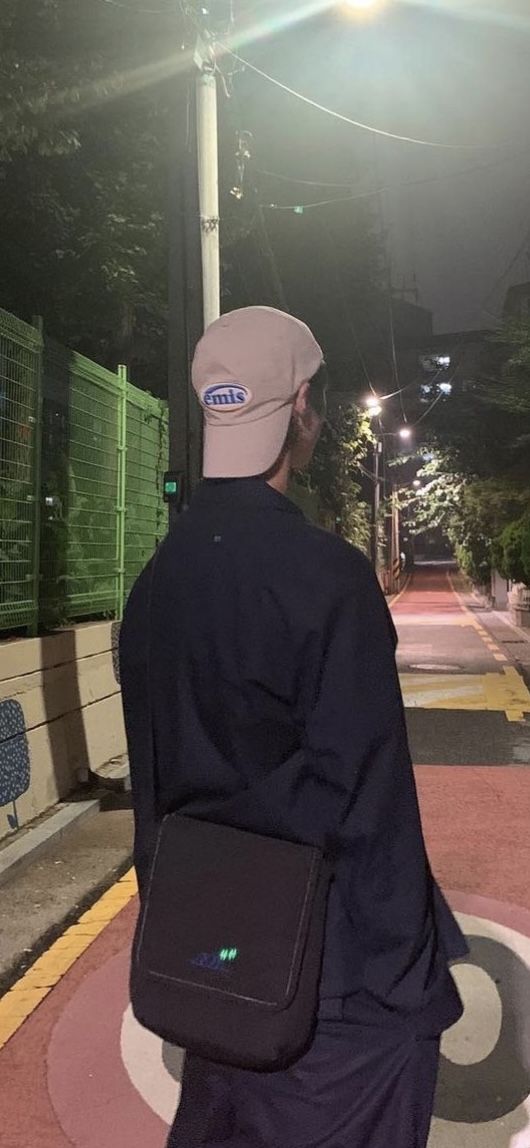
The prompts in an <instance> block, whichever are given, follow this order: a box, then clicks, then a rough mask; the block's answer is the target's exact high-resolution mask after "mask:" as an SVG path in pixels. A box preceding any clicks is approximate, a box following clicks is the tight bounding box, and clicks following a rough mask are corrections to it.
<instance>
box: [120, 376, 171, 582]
mask: <svg viewBox="0 0 530 1148" xmlns="http://www.w3.org/2000/svg"><path fill="white" fill-rule="evenodd" d="M126 425H127V430H126V439H127V452H126V466H125V547H124V553H125V568H124V588H125V594H128V593H129V590H130V589H131V586H132V584H133V582H134V580H135V578H136V577H137V576H138V574H139V573H140V570H142V569H143V567H144V566H145V564H146V562H147V561H148V560H149V558H150V556H151V554H152V553H153V551H154V550H155V548H156V545H157V543H158V542H159V541H160V539H161V538H163V536H164V534H165V533H166V530H167V509H166V506H165V504H164V502H163V501H162V498H161V482H162V479H163V474H164V471H165V470H166V469H167V457H168V416H167V409H166V408H165V407H163V406H162V404H161V403H160V402H159V400H158V399H154V398H152V396H151V395H148V394H146V392H145V391H139V390H138V389H137V388H136V387H131V386H128V388H127V424H126Z"/></svg>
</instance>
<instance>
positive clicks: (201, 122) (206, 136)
mask: <svg viewBox="0 0 530 1148" xmlns="http://www.w3.org/2000/svg"><path fill="white" fill-rule="evenodd" d="M195 63H196V64H197V66H198V68H199V75H198V77H197V81H196V89H197V163H198V180H199V210H200V223H201V258H202V293H203V320H204V328H205V329H206V327H209V326H210V323H213V322H214V320H215V319H218V318H219V315H220V314H221V268H220V251H219V222H220V221H219V141H218V119H217V78H216V74H215V58H214V57H213V56H212V50H211V49H208V47H206V48H205V46H204V44H203V42H202V41H201V40H200V39H199V40H198V41H197V47H196V49H195Z"/></svg>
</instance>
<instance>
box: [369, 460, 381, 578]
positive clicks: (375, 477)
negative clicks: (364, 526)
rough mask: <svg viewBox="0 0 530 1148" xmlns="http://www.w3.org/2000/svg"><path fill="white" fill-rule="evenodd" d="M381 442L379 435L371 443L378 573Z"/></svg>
mask: <svg viewBox="0 0 530 1148" xmlns="http://www.w3.org/2000/svg"><path fill="white" fill-rule="evenodd" d="M382 450H383V444H382V442H381V439H380V438H379V437H377V438H376V440H375V442H374V444H373V483H374V494H373V500H372V562H373V566H374V570H375V572H376V574H377V575H379V511H380V507H381V476H380V463H379V460H380V456H381V453H382Z"/></svg>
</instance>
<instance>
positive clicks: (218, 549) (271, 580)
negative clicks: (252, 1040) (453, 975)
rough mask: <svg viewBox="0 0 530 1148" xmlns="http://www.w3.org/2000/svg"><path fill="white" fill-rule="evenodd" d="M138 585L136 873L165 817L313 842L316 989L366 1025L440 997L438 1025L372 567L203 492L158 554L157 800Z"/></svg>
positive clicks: (424, 873) (410, 804) (427, 917)
mask: <svg viewBox="0 0 530 1148" xmlns="http://www.w3.org/2000/svg"><path fill="white" fill-rule="evenodd" d="M150 579H151V568H148V570H147V571H146V572H145V573H144V575H143V576H142V577H141V579H140V580H139V583H138V584H137V586H136V588H135V590H134V591H133V594H132V596H131V599H130V603H129V606H128V609H127V612H126V617H125V621H124V627H123V632H122V650H123V654H124V657H123V666H124V667H125V671H124V673H123V680H122V684H123V691H124V702H125V712H126V717H127V727H128V737H129V748H130V757H131V768H132V773H133V789H134V793H135V795H136V797H135V805H136V810H135V811H136V821H137V829H138V832H137V841H136V854H135V860H136V864H137V868H138V872H139V877H140V882H141V884H143V881H144V879H145V874H146V870H147V867H148V864H149V860H150V857H151V855H152V849H153V843H154V835H155V832H156V825H157V823H158V822H159V819H160V816H161V815H162V814H163V813H165V812H168V811H169V810H174V809H179V810H180V811H182V812H186V813H188V814H194V815H196V816H199V817H206V818H210V819H212V820H218V821H220V822H221V823H224V824H231V825H235V826H237V827H241V828H246V829H251V830H255V831H257V832H260V833H268V834H270V835H274V836H277V837H284V838H286V839H291V840H300V841H304V842H308V843H314V844H318V845H325V846H326V848H327V849H328V850H331V852H332V854H333V856H334V858H335V863H336V871H337V881H336V883H335V887H334V890H333V892H332V897H331V903H330V911H329V925H328V940H327V944H326V954H325V966H324V977H323V985H322V994H323V998H326V999H331V998H345V997H347V998H349V1000H350V1001H351V1002H352V1001H354V1002H355V1008H356V1010H357V1013H358V1015H359V1017H360V1018H364V1017H365V1015H368V1017H369V1018H372V1019H373V1017H374V1016H375V1015H376V1014H377V1015H378V1014H379V1012H380V1011H381V1009H383V1010H385V1011H386V1012H388V1010H394V1020H395V1021H396V1022H397V1023H406V1024H408V1023H415V1022H417V1023H420V1022H421V1023H422V1024H425V1023H427V1025H428V1024H429V1023H431V1022H430V1020H429V1019H428V1018H427V1016H426V1012H425V1005H426V1003H428V1000H429V999H430V998H431V997H432V999H433V1020H432V1022H433V1023H434V1024H435V1026H436V1024H437V1023H438V1021H439V1020H440V1017H439V1016H438V1014H439V1012H440V1010H441V1013H443V1014H444V1016H445V1012H446V1011H447V1008H449V1009H453V1010H454V1007H455V1001H454V994H453V993H452V992H451V986H452V982H451V983H449V978H448V976H447V973H446V966H445V960H440V961H439V959H438V957H439V954H438V950H437V940H436V936H435V929H434V921H433V916H432V911H431V900H432V884H431V878H430V873H429V871H428V866H427V862H426V858H425V853H424V849H423V841H422V836H421V829H420V827H419V818H418V810H417V802H416V793H415V787H414V782H413V777H412V771H411V766H410V760H409V756H408V748H407V740H406V733H405V729H404V721H403V710H402V704H401V697H400V692H399V684H398V680H397V673H396V668H395V661H394V644H395V638H394V630H393V626H392V623H391V620H390V617H389V615H388V611H387V609H386V605H385V603H384V600H383V598H382V595H381V593H380V591H379V588H378V585H377V583H376V579H375V577H374V575H373V572H372V570H371V568H370V566H369V564H368V563H367V561H366V560H365V559H364V558H363V556H362V555H360V554H359V553H358V552H357V551H355V550H354V549H353V548H351V547H349V546H347V544H345V543H344V542H342V541H341V540H340V539H338V538H336V537H334V536H332V535H329V534H326V533H324V532H323V531H319V530H317V529H315V528H314V527H312V526H310V525H309V524H308V523H307V522H306V521H305V519H304V518H303V516H302V515H301V514H300V512H299V511H298V510H297V508H296V507H295V506H294V505H293V504H292V503H291V502H290V501H289V500H288V499H286V498H285V497H283V496H282V495H280V494H278V493H276V492H275V491H273V490H272V489H271V488H270V487H269V486H268V485H267V484H266V483H265V482H264V481H262V480H243V481H237V482H233V483H232V482H220V483H216V482H210V483H206V484H204V485H203V487H202V488H201V489H200V491H199V493H198V495H197V496H196V498H195V500H194V502H193V504H192V508H191V510H190V511H189V512H188V513H187V514H186V515H184V516H183V517H182V519H181V521H180V524H179V527H178V529H177V530H176V531H175V533H174V534H173V535H171V536H170V538H169V539H168V540H167V541H166V542H165V543H164V545H163V546H162V547H161V550H160V553H159V556H158V559H157V563H156V577H155V581H154V587H153V593H152V604H151V621H150V626H151V647H152V651H153V652H152V657H151V670H150V685H151V699H152V717H153V727H154V734H155V744H156V773H157V777H156V795H155V787H154V785H153V783H152V781H151V782H150V781H149V778H148V776H147V771H146V762H147V761H148V759H149V754H150V746H149V731H148V706H147V676H146V675H147V641H146V639H147V629H148V596H149V583H150ZM405 874H406V875H407V876H406V877H405ZM442 919H443V909H442ZM447 921H448V922H449V924H450V922H451V918H450V916H449V914H447ZM442 923H443V922H442ZM352 1007H353V1005H352ZM420 1012H421V1017H420V1016H419V1013H420Z"/></svg>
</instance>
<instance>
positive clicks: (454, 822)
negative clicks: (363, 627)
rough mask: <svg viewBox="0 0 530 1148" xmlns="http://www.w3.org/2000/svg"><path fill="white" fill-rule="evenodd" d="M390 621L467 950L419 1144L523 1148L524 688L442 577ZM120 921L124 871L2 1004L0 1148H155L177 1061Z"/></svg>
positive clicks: (528, 995)
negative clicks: (154, 1020)
mask: <svg viewBox="0 0 530 1148" xmlns="http://www.w3.org/2000/svg"><path fill="white" fill-rule="evenodd" d="M393 610H394V617H395V621H396V624H397V627H398V630H399V635H400V648H399V667H400V674H401V677H402V684H403V692H404V698H405V705H406V709H407V719H408V723H409V729H410V740H411V747H412V753H413V759H414V763H415V766H416V774H417V780H418V787H419V793H420V801H421V806H422V816H423V821H424V827H425V833H426V837H427V842H428V847H429V852H430V856H431V860H432V864H433V868H434V870H435V872H436V873H437V875H438V877H439V879H440V881H441V883H442V885H443V887H444V889H445V891H446V893H447V895H448V897H449V900H450V902H451V904H452V905H453V907H454V909H455V910H456V912H457V913H458V915H459V918H460V920H461V922H462V924H463V927H464V930H465V932H466V933H467V935H468V937H469V940H470V956H469V958H468V959H467V960H466V961H464V962H461V963H459V964H458V965H457V966H456V967H455V970H454V973H455V976H456V978H457V980H458V984H459V986H460V989H461V992H462V995H463V998H464V1002H465V1006H466V1008H465V1014H464V1017H463V1019H462V1020H461V1021H460V1022H459V1024H458V1025H456V1026H455V1028H454V1029H453V1030H451V1032H449V1033H448V1034H447V1035H446V1037H445V1038H444V1044H443V1058H442V1065H441V1072H440V1081H439V1088H438V1094H437V1099H436V1115H435V1119H434V1122H433V1128H432V1133H431V1140H430V1143H429V1148H530V880H529V878H530V832H529V828H530V769H528V765H529V764H530V693H529V691H528V684H527V682H525V679H524V674H523V672H522V671H521V670H520V668H519V666H518V665H517V664H515V663H514V662H513V661H512V659H511V656H510V652H509V650H510V647H509V645H508V644H501V643H499V640H498V637H493V636H492V634H491V633H490V630H488V626H487V616H486V615H485V616H484V617H481V615H480V614H478V613H476V612H473V611H470V610H469V609H468V608H467V605H466V603H465V602H464V601H463V600H462V599H461V598H460V597H459V595H458V594H457V593H456V591H455V590H454V588H453V586H452V584H451V581H450V575H449V574H448V573H447V572H445V571H443V570H440V571H437V570H427V571H420V572H418V574H417V575H416V576H415V577H414V579H413V581H412V583H411V584H410V585H409V587H408V588H407V589H406V591H405V592H404V594H403V595H402V596H401V597H400V598H399V599H398V600H396V602H395V603H394V606H393ZM135 913H136V900H135V883H134V875H133V874H132V873H131V874H128V875H127V876H126V877H125V878H123V879H122V880H121V881H119V882H118V883H117V884H116V885H115V886H114V888H112V889H111V890H109V892H108V893H106V894H104V896H103V897H102V898H101V899H100V900H99V901H98V902H97V903H96V905H95V906H94V907H93V908H92V909H90V910H89V911H88V912H87V913H85V914H84V915H83V917H82V918H81V919H80V921H79V922H78V923H77V924H76V925H74V926H72V927H71V928H70V929H68V930H67V932H66V933H65V934H64V935H63V936H62V937H61V938H60V939H59V940H58V941H57V942H56V943H55V944H54V945H53V946H52V947H51V948H50V949H49V950H48V952H46V953H45V954H44V955H43V956H41V957H39V959H38V960H37V962H36V963H35V964H34V965H33V966H32V968H30V970H29V972H28V973H27V974H26V975H25V976H24V977H23V978H22V979H21V980H20V981H19V982H18V983H17V984H16V985H15V986H14V987H13V989H12V990H11V991H10V992H9V993H8V994H7V996H5V997H4V998H3V1000H2V1001H0V1070H1V1081H2V1085H1V1089H0V1143H1V1144H2V1148H37V1146H38V1148H72V1146H74V1148H121V1146H122V1145H123V1146H124V1148H125V1146H127V1148H163V1145H164V1141H165V1135H166V1131H167V1125H168V1123H169V1122H170V1120H171V1119H172V1116H173V1113H174V1110H175V1107H176V1104H177V1101H178V1092H179V1083H178V1082H179V1079H180V1074H181V1069H182V1056H181V1054H180V1053H179V1052H178V1051H176V1050H174V1049H171V1048H169V1047H167V1046H164V1045H163V1044H162V1043H161V1042H160V1041H158V1040H157V1039H156V1038H154V1037H152V1036H150V1035H149V1034H148V1033H146V1032H144V1031H143V1030H141V1029H140V1028H139V1026H138V1025H137V1024H136V1023H135V1022H134V1020H133V1018H132V1016H131V1012H130V1008H129V1003H128V997H127V964H128V947H129V943H130V937H131V930H132V927H133V922H134V918H135ZM285 1148H289V1146H288V1145H286V1146H285Z"/></svg>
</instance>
